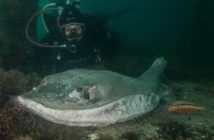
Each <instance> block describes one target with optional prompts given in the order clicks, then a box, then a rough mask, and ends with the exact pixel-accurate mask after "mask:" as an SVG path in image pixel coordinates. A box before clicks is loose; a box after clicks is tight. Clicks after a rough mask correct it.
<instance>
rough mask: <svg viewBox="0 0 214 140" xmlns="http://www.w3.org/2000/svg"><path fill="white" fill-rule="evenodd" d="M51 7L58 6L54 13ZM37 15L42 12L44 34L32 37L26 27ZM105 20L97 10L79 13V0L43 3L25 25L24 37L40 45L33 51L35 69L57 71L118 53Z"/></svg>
mask: <svg viewBox="0 0 214 140" xmlns="http://www.w3.org/2000/svg"><path fill="white" fill-rule="evenodd" d="M53 10H57V16H56V14H55V15H53V14H52V15H51V14H49V13H48V12H50V11H53ZM45 12H46V13H45ZM38 15H41V16H42V19H43V23H44V26H45V27H46V29H47V34H46V35H45V36H44V37H43V38H42V39H41V40H40V41H35V40H33V39H32V36H30V33H29V27H30V24H31V22H32V20H33V19H35V18H36V17H37V16H38ZM107 20H108V18H106V17H102V16H98V15H96V14H88V13H82V12H81V11H80V1H79V0H66V1H65V2H63V3H59V4H56V3H54V4H49V5H46V6H45V7H43V9H42V10H40V11H38V12H37V13H35V14H34V15H33V16H32V18H31V19H30V20H29V22H28V23H27V26H26V36H27V39H29V40H30V41H31V42H32V43H33V44H35V45H36V46H39V47H35V51H34V52H35V63H36V64H35V65H37V70H39V71H48V72H50V69H51V72H59V71H63V70H66V69H69V68H80V67H81V68H89V67H94V66H95V67H96V66H104V65H106V64H107V63H108V62H109V61H110V60H111V59H113V57H114V56H115V54H116V53H117V49H118V45H119V41H118V37H117V35H116V33H115V32H114V31H112V30H111V29H109V28H108V27H107Z"/></svg>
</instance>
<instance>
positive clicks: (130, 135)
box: [121, 132, 139, 140]
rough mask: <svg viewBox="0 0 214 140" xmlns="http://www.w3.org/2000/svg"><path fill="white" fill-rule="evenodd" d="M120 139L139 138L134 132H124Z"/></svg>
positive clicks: (130, 139) (137, 139)
mask: <svg viewBox="0 0 214 140" xmlns="http://www.w3.org/2000/svg"><path fill="white" fill-rule="evenodd" d="M121 140H139V136H138V135H137V134H136V133H135V132H126V133H124V134H122V136H121Z"/></svg>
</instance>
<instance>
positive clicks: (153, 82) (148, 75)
mask: <svg viewBox="0 0 214 140" xmlns="http://www.w3.org/2000/svg"><path fill="white" fill-rule="evenodd" d="M166 65H167V61H166V60H165V59H164V58H163V57H159V58H157V59H156V60H155V61H154V62H153V64H152V65H151V66H150V67H149V69H148V70H147V71H145V72H144V73H143V74H142V75H141V76H140V77H139V80H141V81H142V82H143V83H144V84H145V86H146V87H148V88H150V89H152V90H153V91H157V90H158V89H159V87H160V84H159V79H160V76H161V74H162V73H163V71H164V69H165V67H166Z"/></svg>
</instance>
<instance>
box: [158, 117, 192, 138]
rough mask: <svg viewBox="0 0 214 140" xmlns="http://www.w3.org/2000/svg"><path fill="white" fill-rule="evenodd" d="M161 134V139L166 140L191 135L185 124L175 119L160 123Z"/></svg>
mask: <svg viewBox="0 0 214 140" xmlns="http://www.w3.org/2000/svg"><path fill="white" fill-rule="evenodd" d="M159 134H160V139H161V138H162V139H164V140H184V139H187V138H189V137H190V133H189V132H188V131H187V129H186V127H185V125H184V124H180V123H178V122H174V121H173V122H168V123H166V124H160V129H159Z"/></svg>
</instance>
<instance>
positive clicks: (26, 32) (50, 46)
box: [25, 3, 65, 48]
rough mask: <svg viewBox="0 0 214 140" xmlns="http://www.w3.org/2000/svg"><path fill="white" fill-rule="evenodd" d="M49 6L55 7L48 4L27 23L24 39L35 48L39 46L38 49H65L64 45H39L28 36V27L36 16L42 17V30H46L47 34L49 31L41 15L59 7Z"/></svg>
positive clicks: (52, 4)
mask: <svg viewBox="0 0 214 140" xmlns="http://www.w3.org/2000/svg"><path fill="white" fill-rule="evenodd" d="M50 6H56V4H55V3H50V4H48V5H46V6H44V7H43V8H42V9H41V10H39V11H37V12H36V13H35V14H34V15H33V16H32V17H31V18H30V19H29V21H28V22H27V24H26V27H25V35H26V38H27V39H28V40H29V41H30V42H31V43H32V44H34V45H37V46H40V47H48V48H58V47H65V46H64V45H60V46H59V45H46V44H41V43H38V42H37V41H34V40H33V39H32V38H31V37H30V35H29V27H30V25H31V22H32V21H33V20H34V19H35V18H36V17H37V16H38V15H41V16H42V22H43V25H44V28H45V30H46V32H47V33H49V29H48V27H47V25H46V23H45V20H44V15H43V13H44V12H46V11H51V10H59V7H51V8H50Z"/></svg>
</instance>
